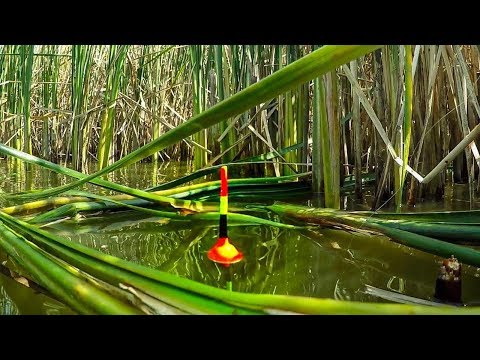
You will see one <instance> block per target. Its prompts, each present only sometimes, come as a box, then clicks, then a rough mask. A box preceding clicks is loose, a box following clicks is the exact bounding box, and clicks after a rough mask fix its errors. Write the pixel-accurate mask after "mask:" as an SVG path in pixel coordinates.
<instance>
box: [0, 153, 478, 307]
mask: <svg viewBox="0 0 480 360" xmlns="http://www.w3.org/2000/svg"><path fill="white" fill-rule="evenodd" d="M188 172H189V167H188V166H187V165H186V164H180V163H173V162H172V163H165V164H161V165H160V166H159V167H155V166H153V164H135V165H132V166H130V167H129V168H126V169H122V170H120V171H116V172H114V173H113V174H111V175H110V177H109V180H111V181H114V182H118V183H122V184H126V185H129V186H132V187H137V188H147V187H150V186H152V185H156V184H158V183H161V182H164V181H169V180H172V179H175V178H177V177H179V176H183V175H185V174H186V173H188ZM210 178H211V179H214V177H210ZM69 181H71V180H70V179H68V178H66V177H64V176H61V175H57V174H54V173H51V172H49V171H46V170H42V169H38V168H36V167H35V168H31V169H28V170H25V168H24V167H23V166H22V165H15V164H14V163H10V162H9V163H7V162H6V161H2V162H1V163H0V189H2V191H5V192H18V191H25V190H31V189H36V188H47V187H52V186H57V185H60V184H65V183H68V182H69ZM86 188H87V189H90V190H92V189H95V187H94V186H90V185H88V186H87V187H86ZM95 191H97V192H101V193H102V194H108V193H109V192H108V191H105V190H98V188H97V189H95ZM352 199H353V196H352V197H350V196H349V195H348V194H347V195H345V196H344V197H343V200H342V203H343V204H344V208H345V209H347V210H366V209H368V208H369V206H368V202H369V195H368V193H367V196H366V199H365V201H364V202H363V203H355V202H354V201H353V200H352ZM231 201H238V200H233V199H232V200H231ZM261 201H262V202H264V203H265V204H268V203H271V202H272V201H271V199H261ZM282 201H288V202H292V203H296V204H303V205H309V206H317V205H318V203H319V201H318V198H316V197H315V195H312V194H308V193H307V194H304V195H301V196H300V195H298V194H295V196H290V197H285V198H283V199H282ZM255 202H257V203H258V202H259V199H258V198H256V199H255ZM472 206H473V207H475V206H477V204H476V203H473V204H471V203H470V202H469V201H468V198H466V197H465V186H464V185H454V186H452V187H451V188H449V189H448V191H447V196H446V197H445V199H444V201H441V202H425V203H421V204H419V205H418V206H417V208H416V211H429V210H464V209H470V208H471V207H472ZM264 216H268V218H269V219H271V220H279V218H278V217H277V216H276V215H274V214H267V215H264ZM284 221H285V220H284ZM47 229H48V230H50V231H52V232H55V233H57V234H59V235H61V236H63V237H65V238H68V239H70V240H71V241H76V242H79V243H82V244H83V245H86V246H90V247H93V248H95V249H98V250H100V251H102V252H105V253H107V254H110V255H113V256H118V257H121V258H123V259H126V260H130V261H133V262H137V263H140V264H143V265H146V266H150V267H153V268H156V269H159V270H162V271H167V272H170V273H173V274H176V275H179V276H182V277H186V278H190V279H193V280H196V281H200V282H202V283H205V284H209V285H212V286H218V287H224V286H225V275H226V274H225V272H224V271H222V268H221V267H220V266H218V265H216V264H214V263H212V262H211V261H210V260H208V258H207V256H206V252H207V251H208V250H209V249H210V247H211V246H212V245H213V244H214V243H215V241H216V239H217V236H218V232H217V227H216V226H214V225H209V226H205V225H204V224H201V223H199V224H193V223H191V222H184V223H183V222H182V223H178V222H177V223H175V224H174V223H170V222H168V221H167V220H166V219H159V218H155V217H146V216H145V215H141V214H135V213H133V212H130V211H123V212H117V213H115V215H111V214H109V215H108V214H99V215H96V216H94V217H87V218H82V217H80V218H77V219H75V220H69V221H64V222H61V223H57V224H53V225H51V226H49V227H48V228H47ZM228 231H229V237H230V239H231V241H232V242H233V243H234V244H235V245H236V246H237V247H238V248H239V249H240V250H241V251H242V252H243V253H244V255H245V259H244V261H242V262H241V263H238V264H235V265H233V266H232V271H233V289H234V290H236V291H243V292H252V293H264V294H289V295H301V296H314V297H322V298H334V299H342V300H357V301H373V302H387V301H388V300H385V299H382V298H380V297H377V296H375V295H371V294H367V290H366V288H367V285H370V286H373V287H376V288H380V289H384V290H389V291H393V292H396V293H401V294H405V295H409V296H414V297H417V298H422V299H426V300H433V292H434V286H435V279H436V275H437V271H438V267H439V262H440V261H441V259H440V258H439V257H437V256H434V255H430V254H428V253H424V252H422V251H418V250H415V249H412V248H409V247H406V246H403V245H400V244H396V243H394V242H392V241H390V240H389V239H388V238H386V237H383V236H367V235H358V234H354V233H349V232H345V231H340V230H330V229H318V230H315V231H310V230H308V231H306V230H286V229H278V228H274V227H269V226H257V225H255V226H244V225H242V226H229V230H228ZM5 259H6V257H5V254H3V253H2V252H1V251H0V260H1V261H2V262H3V261H4V260H5ZM462 282H463V292H462V300H463V301H464V303H466V304H473V303H478V302H480V286H479V285H480V269H477V268H475V267H471V266H464V267H463V275H462ZM74 313H75V312H74V311H72V310H71V309H69V308H68V307H67V306H65V305H63V304H62V303H60V302H58V301H56V300H54V299H52V298H50V297H48V296H46V295H44V294H42V293H40V292H38V291H34V290H32V289H31V288H28V287H25V286H23V285H21V284H20V283H18V282H17V281H15V280H13V279H11V278H10V277H7V276H5V275H4V274H2V273H0V314H74Z"/></svg>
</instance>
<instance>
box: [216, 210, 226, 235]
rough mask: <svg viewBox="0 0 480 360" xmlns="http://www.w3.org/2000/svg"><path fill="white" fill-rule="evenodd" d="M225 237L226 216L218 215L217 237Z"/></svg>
mask: <svg viewBox="0 0 480 360" xmlns="http://www.w3.org/2000/svg"><path fill="white" fill-rule="evenodd" d="M227 236H228V235H227V215H220V231H219V234H218V237H221V238H224V237H225V238H226V237H227Z"/></svg>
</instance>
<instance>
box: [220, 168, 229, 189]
mask: <svg viewBox="0 0 480 360" xmlns="http://www.w3.org/2000/svg"><path fill="white" fill-rule="evenodd" d="M227 195H228V176H227V167H226V166H222V167H221V168H220V196H227Z"/></svg>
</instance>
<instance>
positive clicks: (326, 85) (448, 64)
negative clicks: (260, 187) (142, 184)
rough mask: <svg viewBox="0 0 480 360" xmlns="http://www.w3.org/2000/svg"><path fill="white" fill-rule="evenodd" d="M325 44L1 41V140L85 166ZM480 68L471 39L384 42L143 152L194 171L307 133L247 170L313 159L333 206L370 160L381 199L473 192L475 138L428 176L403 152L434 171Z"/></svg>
mask: <svg viewBox="0 0 480 360" xmlns="http://www.w3.org/2000/svg"><path fill="white" fill-rule="evenodd" d="M316 47H317V46H310V45H224V46H222V45H189V46H184V45H142V46H133V45H131V46H128V45H121V46H113V45H112V46H93V45H85V46H84V45H73V46H60V45H46V46H39V45H35V46H27V45H21V46H16V45H5V46H2V47H0V65H1V66H0V69H1V70H0V94H1V95H0V124H1V125H0V141H1V142H2V143H3V144H6V145H8V146H11V147H13V148H16V149H19V150H22V151H25V152H26V153H31V154H34V155H38V156H41V157H42V158H44V159H47V160H51V161H53V162H56V163H63V164H65V163H67V162H70V161H71V162H72V164H73V167H74V168H75V169H76V170H79V171H83V170H85V167H86V163H87V161H91V160H93V161H97V162H98V169H102V168H104V167H105V166H107V165H108V164H111V163H113V162H114V161H115V160H118V159H120V158H122V157H124V156H125V155H127V154H129V153H130V152H132V151H134V150H136V149H138V148H139V147H141V146H143V145H145V144H147V143H148V142H150V141H151V140H153V139H156V138H158V137H159V136H160V135H162V134H164V133H165V132H167V131H168V130H170V129H173V128H176V127H177V126H178V125H180V124H182V123H184V122H185V121H186V120H188V119H189V118H191V117H192V116H194V115H197V114H200V113H201V112H203V111H205V110H206V109H208V108H210V107H212V106H213V105H215V104H216V103H218V102H219V101H222V100H223V99H225V98H229V97H230V96H231V95H233V94H235V93H237V92H238V91H240V90H242V89H245V88H247V87H248V86H249V85H251V84H254V83H257V82H259V81H260V80H261V79H263V78H265V77H267V76H268V75H271V74H273V73H275V72H276V71H278V70H279V69H282V68H283V67H285V66H286V65H288V64H290V63H292V62H294V61H295V60H296V59H300V58H302V57H304V56H305V55H307V54H310V53H311V52H312V51H313V50H314V49H315V48H316ZM479 71H480V63H479V50H478V48H477V47H476V46H459V45H454V46H450V45H440V46H437V45H428V46H427V45H407V46H399V45H389V46H384V47H381V48H379V49H378V50H376V51H374V52H371V53H369V54H367V55H364V56H361V57H359V58H357V59H355V60H353V61H351V62H350V63H348V64H345V65H343V66H339V67H337V68H336V69H335V70H334V71H331V72H329V73H327V74H325V75H324V76H322V77H321V78H318V79H316V80H312V81H309V82H305V83H303V84H301V85H297V86H295V87H293V88H291V89H289V90H288V91H286V92H285V93H282V94H280V95H279V96H277V97H274V98H272V99H271V100H269V101H266V102H262V103H260V104H258V105H256V106H253V107H252V108H250V110H248V111H245V112H243V113H241V114H239V115H237V116H234V117H232V118H229V119H225V121H222V122H220V123H218V124H216V125H214V126H211V127H209V128H208V129H205V130H201V131H200V132H198V133H196V134H194V135H192V136H188V137H185V138H184V139H183V140H182V141H180V142H178V143H176V144H173V145H171V146H169V147H167V148H165V149H162V150H161V151H158V152H155V153H153V154H152V155H151V156H149V157H147V158H146V159H145V161H148V160H152V161H168V160H169V159H173V160H187V159H190V160H192V159H193V163H194V165H195V168H197V169H199V168H201V167H204V166H206V165H211V164H218V163H228V162H230V161H232V160H237V159H241V158H245V157H248V156H254V155H260V154H264V153H267V152H278V151H281V150H282V149H285V148H288V147H290V146H294V145H298V147H297V148H296V149H295V150H293V151H290V152H287V153H285V154H283V155H282V156H279V157H278V158H277V159H275V160H274V162H276V163H273V164H268V165H267V164H266V165H264V166H254V167H253V166H252V167H251V171H253V174H254V175H259V176H263V175H267V176H271V175H275V176H280V175H288V174H292V173H294V172H304V171H306V169H307V165H308V166H311V165H312V164H313V167H311V168H308V170H313V183H312V187H313V189H314V190H315V191H322V192H323V191H324V192H325V195H326V196H325V199H326V200H325V205H326V206H327V207H332V208H338V207H339V206H340V204H339V191H340V188H341V185H342V181H343V180H341V179H343V178H344V176H345V175H355V176H356V179H357V185H356V194H357V197H358V198H361V197H362V189H361V182H360V178H361V174H362V173H369V172H375V173H376V183H375V197H374V200H373V207H374V208H378V207H379V206H380V205H381V204H382V203H384V202H385V201H387V200H389V199H391V200H392V202H393V201H395V203H396V205H397V207H399V206H400V205H401V204H404V205H405V204H407V203H408V204H409V205H414V204H415V203H416V201H417V199H418V198H422V197H425V196H437V197H441V196H442V195H443V192H444V186H445V183H446V181H448V180H452V179H453V181H455V182H464V183H469V184H470V188H471V193H472V196H473V191H474V190H475V178H476V177H477V176H478V173H479V172H478V166H477V165H476V163H477V164H478V163H480V160H479V154H478V150H477V148H476V146H475V144H474V143H473V145H472V146H468V147H467V148H466V150H465V151H464V154H462V153H461V152H458V153H457V155H456V156H455V157H454V158H452V159H449V161H448V164H447V165H448V166H447V167H446V169H441V170H442V171H440V172H438V173H436V174H435V176H434V177H432V178H431V179H429V182H428V183H425V184H420V183H419V182H418V181H416V180H415V179H414V178H413V177H412V176H410V175H409V172H407V170H406V168H405V167H402V166H398V164H399V161H401V162H403V163H408V164H409V165H410V167H411V168H412V169H413V170H415V171H416V172H418V173H419V174H428V173H429V172H430V171H431V170H432V169H433V168H435V166H436V165H437V164H439V163H440V162H441V160H442V159H443V158H444V157H445V156H446V155H447V154H449V152H451V151H452V149H454V148H455V146H456V145H457V144H458V143H459V142H460V141H461V140H462V139H463V138H465V136H466V135H467V134H468V133H469V132H470V131H471V130H472V129H473V128H474V127H475V125H476V124H477V119H478V116H479V114H480V106H479V103H478V73H479ZM467 145H468V144H467ZM460 150H463V149H460ZM392 151H393V153H394V154H395V156H396V157H397V160H395V159H394V157H395V156H393V154H392ZM286 163H290V164H286ZM447 173H448V174H449V175H448V176H447ZM325 174H326V175H325ZM430 180H431V181H430Z"/></svg>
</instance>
